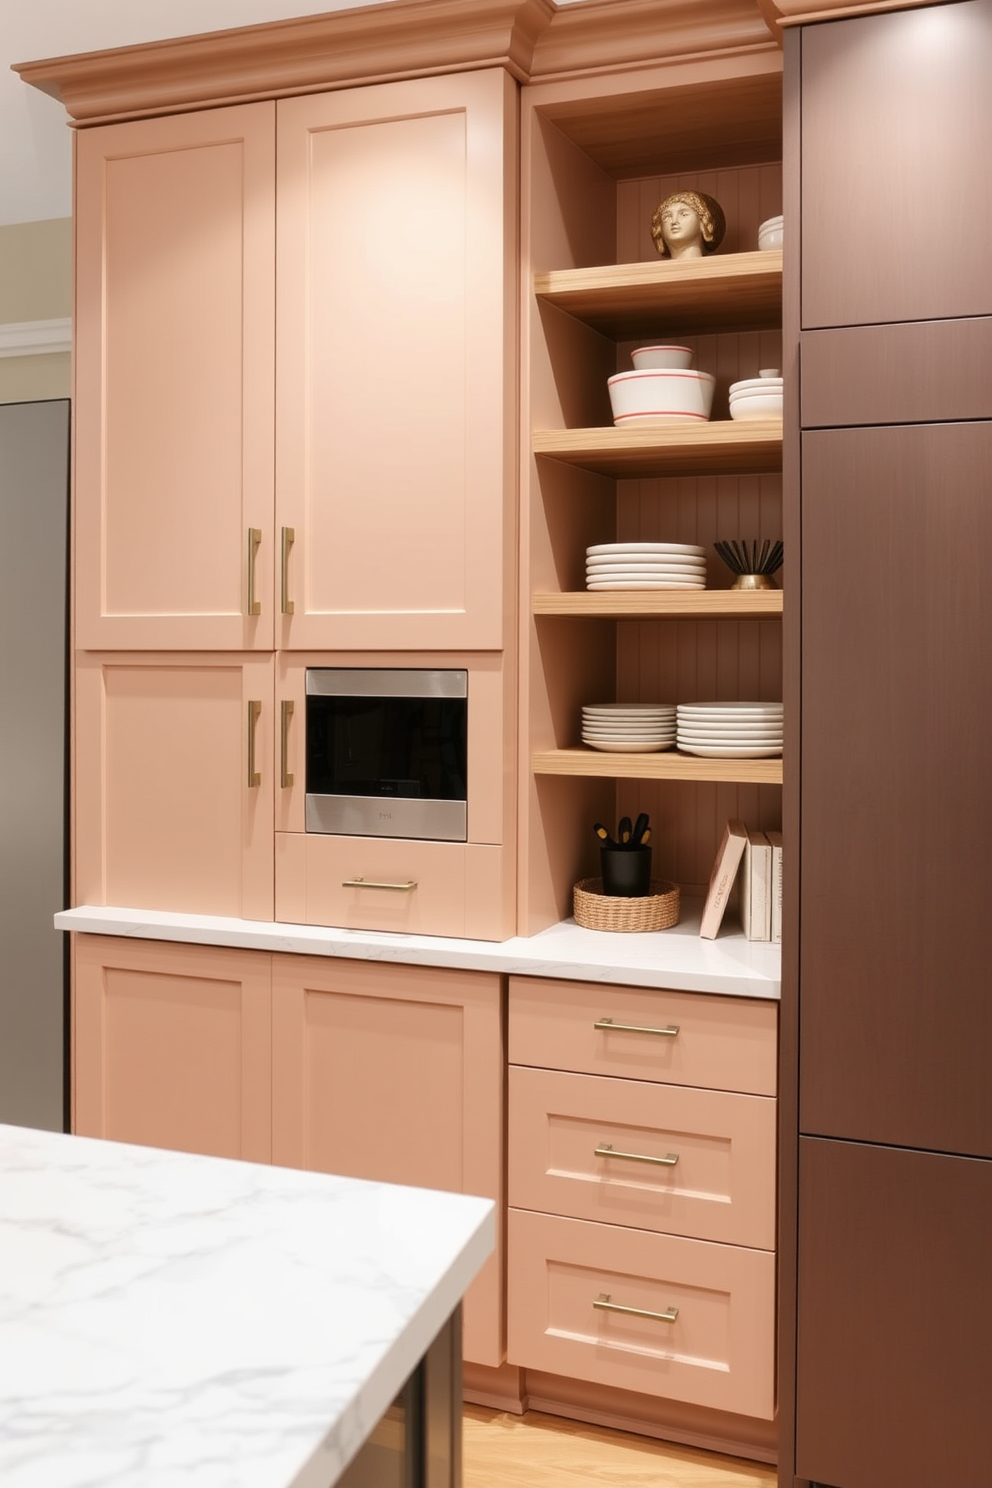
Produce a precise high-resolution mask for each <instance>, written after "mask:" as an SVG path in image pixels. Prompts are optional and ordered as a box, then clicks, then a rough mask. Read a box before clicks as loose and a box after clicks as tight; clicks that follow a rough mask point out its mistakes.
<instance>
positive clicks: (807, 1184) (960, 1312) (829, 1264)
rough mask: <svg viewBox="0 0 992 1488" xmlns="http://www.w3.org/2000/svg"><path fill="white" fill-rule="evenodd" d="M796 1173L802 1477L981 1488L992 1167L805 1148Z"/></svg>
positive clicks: (991, 1308)
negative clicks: (798, 1205) (797, 1181)
mask: <svg viewBox="0 0 992 1488" xmlns="http://www.w3.org/2000/svg"><path fill="white" fill-rule="evenodd" d="M945 1078H946V1075H945ZM953 1078H954V1077H953V1073H952V1075H951V1079H952V1080H953ZM799 1174H800V1193H801V1201H800V1209H799V1336H798V1418H797V1452H796V1470H797V1472H798V1474H799V1475H800V1477H802V1478H804V1479H806V1478H809V1479H812V1480H814V1481H815V1482H817V1483H823V1484H827V1483H836V1484H842V1485H843V1488H890V1485H898V1488H935V1485H936V1484H938V1483H941V1484H952V1483H954V1484H959V1485H960V1488H964V1485H965V1484H967V1485H969V1488H979V1485H980V1484H984V1483H986V1482H987V1481H988V1476H989V1446H988V1436H987V1433H986V1432H985V1431H984V1430H983V1429H982V1426H981V1423H982V1422H984V1421H985V1420H986V1419H987V1416H988V1394H989V1377H990V1373H992V1347H990V1342H989V1340H990V1339H992V1290H990V1288H989V1286H988V1269H989V1267H988V1237H989V1234H990V1233H992V1163H990V1162H981V1161H975V1160H973V1159H966V1158H956V1157H946V1156H941V1155H937V1154H934V1153H928V1152H909V1151H900V1150H897V1149H895V1148H881V1147H871V1146H868V1145H866V1144H862V1143H851V1142H825V1141H817V1140H813V1139H802V1140H801V1141H800V1169H799ZM790 1480H791V1473H790Z"/></svg>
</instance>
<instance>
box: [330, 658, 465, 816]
mask: <svg viewBox="0 0 992 1488" xmlns="http://www.w3.org/2000/svg"><path fill="white" fill-rule="evenodd" d="M467 746H468V672H467V671H462V670H450V671H445V670H429V669H426V668H403V667H308V668H307V674H306V829H307V831H308V832H325V833H338V834H342V835H345V836H351V837H417V838H425V839H433V840H435V841H440V842H465V841H467V838H468V783H467V776H468V759H467V754H468V747H467Z"/></svg>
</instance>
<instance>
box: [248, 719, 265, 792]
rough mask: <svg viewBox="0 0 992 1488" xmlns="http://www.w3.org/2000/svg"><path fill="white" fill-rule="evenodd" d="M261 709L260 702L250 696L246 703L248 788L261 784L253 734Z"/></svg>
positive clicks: (256, 728) (256, 727)
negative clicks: (256, 765)
mask: <svg viewBox="0 0 992 1488" xmlns="http://www.w3.org/2000/svg"><path fill="white" fill-rule="evenodd" d="M261 711H262V704H261V702H260V701H259V700H258V699H257V698H252V699H251V701H250V702H249V704H248V789H249V790H254V789H255V788H256V786H259V785H261V783H262V777H261V775H260V774H259V773H258V771H257V770H256V769H255V734H256V732H257V730H258V719H259V715H260V713H261Z"/></svg>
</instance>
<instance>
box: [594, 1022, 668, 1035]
mask: <svg viewBox="0 0 992 1488" xmlns="http://www.w3.org/2000/svg"><path fill="white" fill-rule="evenodd" d="M592 1026H593V1028H603V1029H605V1030H606V1031H607V1033H655V1034H657V1035H658V1036H659V1037H660V1038H678V1034H679V1025H678V1024H677V1023H669V1025H668V1027H667V1028H641V1027H640V1025H639V1024H637V1023H614V1021H613V1019H612V1018H600V1019H599V1021H598V1023H594V1024H593V1025H592Z"/></svg>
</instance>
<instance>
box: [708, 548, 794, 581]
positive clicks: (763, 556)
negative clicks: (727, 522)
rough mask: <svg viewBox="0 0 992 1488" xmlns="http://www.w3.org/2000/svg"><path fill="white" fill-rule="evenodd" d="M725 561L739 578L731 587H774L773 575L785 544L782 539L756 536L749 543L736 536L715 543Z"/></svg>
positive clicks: (780, 561) (780, 565)
mask: <svg viewBox="0 0 992 1488" xmlns="http://www.w3.org/2000/svg"><path fill="white" fill-rule="evenodd" d="M713 546H714V548H716V551H717V552H718V553H719V555H720V557H721V558H722V559H723V561H724V563H725V564H726V565H727V567H728V568H729V569H730V571H731V573H735V574H736V575H737V578H736V579H735V580H734V582H733V583H732V584H731V586H730V587H731V589H774V588H775V584H774V583H773V581H772V575H773V574H775V573H777V572H778V570H779V569H780V568H781V567H782V557H783V554H784V548H783V545H782V543H780V542H772V540H771V538H766V539H765V541H764V542H762V541H761V540H760V539H759V538H755V539H754V541H753V542H751V543H747V542H744V541H743V539H741V538H737V539H732V540H730V541H726V542H715V543H714V544H713Z"/></svg>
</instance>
